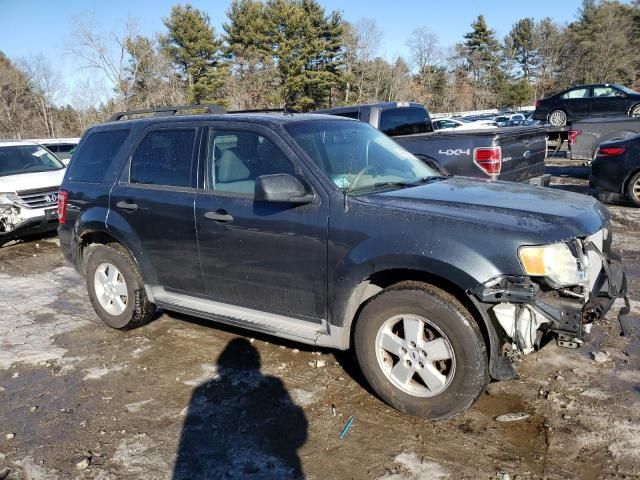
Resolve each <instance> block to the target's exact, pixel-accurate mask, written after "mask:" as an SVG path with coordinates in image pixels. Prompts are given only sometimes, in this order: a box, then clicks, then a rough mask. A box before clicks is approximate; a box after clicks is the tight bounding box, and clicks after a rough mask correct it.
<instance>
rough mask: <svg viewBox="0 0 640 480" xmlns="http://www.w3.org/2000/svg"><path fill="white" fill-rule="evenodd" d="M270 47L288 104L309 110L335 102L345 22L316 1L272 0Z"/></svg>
mask: <svg viewBox="0 0 640 480" xmlns="http://www.w3.org/2000/svg"><path fill="white" fill-rule="evenodd" d="M266 14H267V24H268V35H269V44H270V47H271V51H272V55H273V60H274V63H275V65H276V68H277V70H278V74H279V77H280V96H281V98H282V101H283V103H284V104H285V105H287V106H290V107H294V108H298V109H301V110H309V109H312V108H318V107H321V106H324V105H327V104H330V103H331V87H332V85H334V84H336V83H337V82H338V80H339V78H340V70H339V67H340V64H341V59H340V55H341V38H342V29H343V23H342V18H341V16H340V14H339V13H338V12H332V13H331V14H330V15H328V16H326V15H325V11H324V9H323V8H322V7H321V6H320V5H319V4H318V3H317V2H316V1H315V0H269V1H268V2H267V4H266Z"/></svg>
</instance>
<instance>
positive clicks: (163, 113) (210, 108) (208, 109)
mask: <svg viewBox="0 0 640 480" xmlns="http://www.w3.org/2000/svg"><path fill="white" fill-rule="evenodd" d="M185 110H204V111H205V113H211V114H221V113H225V110H224V108H223V107H221V106H220V105H178V106H175V107H158V108H145V109H142V110H129V111H126V112H117V113H114V114H113V115H111V118H109V121H110V122H117V121H118V120H122V118H123V117H130V116H132V115H144V114H146V113H153V116H154V117H167V116H171V115H175V114H176V113H177V112H179V111H185Z"/></svg>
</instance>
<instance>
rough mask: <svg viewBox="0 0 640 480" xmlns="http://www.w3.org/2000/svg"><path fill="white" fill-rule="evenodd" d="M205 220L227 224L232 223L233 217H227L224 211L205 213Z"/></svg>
mask: <svg viewBox="0 0 640 480" xmlns="http://www.w3.org/2000/svg"><path fill="white" fill-rule="evenodd" d="M204 217H205V218H208V219H209V220H213V221H214V222H219V223H229V222H232V221H233V216H231V215H229V214H228V213H227V211H226V210H216V211H215V212H206V213H205V214H204Z"/></svg>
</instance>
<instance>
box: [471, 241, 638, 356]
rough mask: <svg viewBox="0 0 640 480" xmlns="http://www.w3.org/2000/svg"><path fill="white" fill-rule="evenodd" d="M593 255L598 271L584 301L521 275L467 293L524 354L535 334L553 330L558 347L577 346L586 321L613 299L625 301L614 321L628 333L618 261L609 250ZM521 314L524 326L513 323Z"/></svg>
mask: <svg viewBox="0 0 640 480" xmlns="http://www.w3.org/2000/svg"><path fill="white" fill-rule="evenodd" d="M598 255H599V256H600V257H601V259H602V269H601V271H600V273H599V275H598V277H597V279H596V280H595V282H594V284H593V286H592V288H591V291H590V292H589V295H588V300H587V301H586V302H585V298H584V296H580V295H570V293H571V292H567V290H566V289H565V290H563V289H550V288H544V287H543V286H541V284H539V283H538V282H535V281H533V280H532V279H530V278H529V277H524V276H502V277H498V278H495V279H493V280H491V281H489V282H486V283H484V284H482V285H480V286H479V287H477V288H476V289H474V290H473V291H472V292H471V293H472V294H473V295H474V296H475V297H476V298H477V299H478V301H479V302H481V303H483V304H485V305H486V306H487V307H488V308H487V310H488V311H490V312H492V313H493V315H494V317H495V319H496V321H497V322H498V323H499V324H500V325H501V326H502V330H503V332H504V334H505V335H506V336H507V337H508V338H509V339H510V340H511V341H512V344H514V346H517V347H518V349H519V350H521V351H523V352H524V353H528V352H529V351H531V350H533V346H534V344H535V343H537V342H538V341H539V336H540V333H538V332H542V333H544V332H553V333H556V334H557V335H558V340H559V344H560V345H562V346H569V347H575V346H579V344H581V343H582V339H583V338H584V335H585V333H587V332H588V331H589V329H590V324H592V323H593V322H594V321H597V320H599V319H601V318H602V317H603V316H604V315H605V314H606V313H607V312H608V311H609V310H610V309H611V307H612V305H613V303H614V302H615V300H616V299H617V298H623V299H624V300H625V307H623V308H622V309H621V311H620V313H619V315H618V319H619V321H620V325H621V328H622V331H623V334H625V335H628V334H629V333H630V327H629V322H628V321H627V315H628V313H629V308H628V304H629V302H628V300H627V296H626V295H627V281H626V276H625V273H624V268H623V265H622V262H621V260H620V257H618V256H617V255H616V254H615V253H613V252H611V251H609V252H608V254H607V255H606V256H605V255H603V254H602V253H600V251H598ZM505 306H508V307H509V308H505ZM523 313H526V315H523ZM523 317H524V318H525V320H523V321H526V322H528V323H527V325H525V326H523V325H519V324H518V322H519V321H520V319H521V318H523ZM510 320H511V322H512V323H511V322H510ZM563 342H564V344H563Z"/></svg>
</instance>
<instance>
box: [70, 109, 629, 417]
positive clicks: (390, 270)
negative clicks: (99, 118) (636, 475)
mask: <svg viewBox="0 0 640 480" xmlns="http://www.w3.org/2000/svg"><path fill="white" fill-rule="evenodd" d="M176 112H178V113H179V109H178V108H174V109H164V110H163V111H161V112H155V115H154V116H153V117H147V118H137V119H131V120H125V119H123V118H125V116H126V115H130V114H135V113H146V112H129V113H128V114H118V115H116V116H114V117H113V118H112V120H111V121H109V122H107V123H104V124H101V125H98V126H95V127H92V128H91V129H89V130H88V131H87V132H86V133H85V135H84V136H83V138H82V140H81V142H80V144H79V146H78V149H77V151H76V154H75V155H74V159H73V162H72V163H71V166H70V168H69V170H68V172H67V173H66V176H65V179H64V182H63V184H62V187H61V191H60V194H59V218H60V227H59V235H60V243H61V246H62V250H63V252H64V255H65V257H66V258H67V260H68V261H69V262H70V263H71V264H73V265H74V266H75V267H76V269H77V270H78V271H79V272H81V273H82V274H83V275H84V276H85V278H86V284H87V289H88V292H89V296H90V299H91V302H92V304H93V306H94V308H95V310H96V312H97V313H98V315H99V316H100V317H101V318H102V319H103V320H104V322H105V323H106V324H107V325H109V326H110V327H113V328H117V329H123V330H124V329H130V328H134V327H138V326H140V325H143V324H144V323H145V322H147V321H148V320H149V319H150V318H151V316H152V315H153V313H154V311H155V310H156V309H157V308H162V309H166V310H169V311H176V312H182V313H186V314H190V315H195V316H198V317H203V318H208V319H211V320H215V321H219V322H223V323H228V324H232V325H236V326H241V327H245V328H247V329H251V330H258V331H261V332H266V333H269V334H273V335H276V336H279V337H284V338H288V339H293V340H297V341H300V342H304V343H308V344H312V345H318V346H324V347H333V348H337V349H343V350H345V349H349V348H352V347H353V348H354V350H355V354H356V356H357V359H358V362H359V364H360V366H361V368H362V371H363V373H364V375H365V377H366V379H367V380H368V382H369V383H370V385H371V386H372V388H373V389H374V390H375V392H377V394H378V395H379V396H380V397H381V398H382V399H384V400H385V401H386V402H388V403H389V404H391V405H393V406H394V407H396V408H397V409H399V410H401V411H403V412H408V413H410V414H413V415H418V416H422V417H430V418H443V417H448V416H451V415H455V414H457V413H460V412H462V411H464V410H465V409H467V408H469V407H470V406H471V405H472V404H473V403H474V401H475V400H476V399H477V398H478V396H479V395H480V394H481V393H482V392H483V391H484V389H485V387H486V385H487V382H488V381H489V379H490V378H494V379H507V378H511V377H513V376H514V375H515V371H514V369H513V367H512V363H511V362H512V360H513V358H514V357H517V356H518V355H521V354H525V353H528V352H531V351H533V350H534V349H536V348H537V347H538V346H539V345H540V342H541V339H542V337H543V336H545V335H553V336H555V337H556V339H557V341H558V343H559V344H560V345H562V346H566V347H577V346H579V345H580V344H581V343H582V342H583V336H584V334H585V331H586V330H587V329H588V327H589V325H590V324H591V323H592V322H593V321H595V320H597V319H599V318H600V317H602V316H603V315H604V314H605V313H606V312H607V310H608V309H609V308H610V307H611V305H612V303H613V301H614V300H615V299H616V298H617V297H625V298H626V293H625V292H626V280H625V275H624V272H623V270H622V267H621V263H620V261H619V259H618V258H617V257H616V256H615V254H614V253H613V252H612V251H611V231H610V227H609V218H610V217H609V212H608V211H607V209H606V208H605V207H604V206H603V205H602V204H600V203H599V202H598V201H596V200H595V199H593V198H590V197H586V196H582V195H577V194H573V193H569V192H563V191H558V190H551V189H548V188H541V187H531V186H525V185H520V184H514V183H503V182H492V181H483V180H478V179H470V178H463V177H446V176H441V175H439V174H438V173H437V172H435V171H434V170H432V169H431V168H430V167H428V166H426V165H425V164H424V163H422V162H421V161H420V160H419V159H417V158H416V157H414V156H413V155H411V154H410V153H408V152H407V151H406V150H404V149H403V148H402V147H400V146H399V145H398V144H396V143H394V142H393V141H392V140H391V139H389V138H388V137H386V136H385V135H384V134H382V133H381V132H379V131H377V130H375V129H374V128H372V127H370V126H368V125H366V124H364V123H361V122H358V121H356V120H350V119H347V118H338V117H332V116H325V115H318V114H315V115H314V114H292V113H288V112H282V113H246V112H244V113H242V112H241V113H229V114H223V113H216V112H215V111H213V110H210V111H209V113H206V112H205V113H203V114H188V115H177V114H175V113H176ZM172 114H173V115H172ZM623 313H628V312H623ZM622 319H623V320H624V316H623V317H622Z"/></svg>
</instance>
